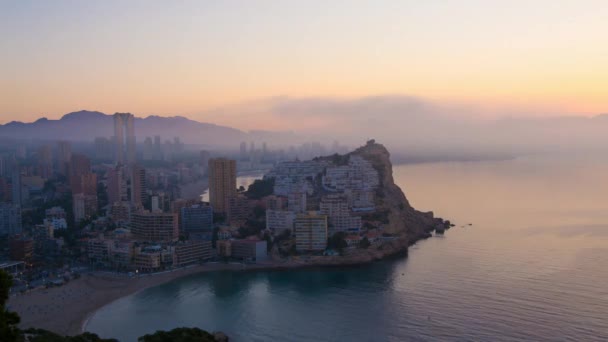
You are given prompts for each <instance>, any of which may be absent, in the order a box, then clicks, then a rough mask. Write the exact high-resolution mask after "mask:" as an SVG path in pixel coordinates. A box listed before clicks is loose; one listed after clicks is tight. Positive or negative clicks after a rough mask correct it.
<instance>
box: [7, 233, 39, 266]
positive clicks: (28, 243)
mask: <svg viewBox="0 0 608 342" xmlns="http://www.w3.org/2000/svg"><path fill="white" fill-rule="evenodd" d="M9 254H10V257H11V259H13V260H16V261H31V260H32V257H33V256H34V240H32V239H31V238H27V237H23V236H16V237H14V238H12V239H11V240H10V244H9Z"/></svg>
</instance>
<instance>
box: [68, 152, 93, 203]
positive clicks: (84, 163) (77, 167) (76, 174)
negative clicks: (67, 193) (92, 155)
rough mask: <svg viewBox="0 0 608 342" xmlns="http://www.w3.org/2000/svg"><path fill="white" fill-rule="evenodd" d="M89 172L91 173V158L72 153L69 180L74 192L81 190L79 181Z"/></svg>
mask: <svg viewBox="0 0 608 342" xmlns="http://www.w3.org/2000/svg"><path fill="white" fill-rule="evenodd" d="M88 173H91V160H90V159H89V158H87V156H85V155H83V154H77V153H74V154H72V158H70V168H69V181H70V187H71V188H72V192H73V193H79V192H81V189H80V188H78V184H77V183H78V182H79V181H80V180H79V178H80V176H82V175H85V174H88Z"/></svg>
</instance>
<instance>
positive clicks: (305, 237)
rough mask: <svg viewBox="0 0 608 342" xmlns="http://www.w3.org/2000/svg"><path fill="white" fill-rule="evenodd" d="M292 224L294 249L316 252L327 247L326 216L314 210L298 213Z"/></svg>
mask: <svg viewBox="0 0 608 342" xmlns="http://www.w3.org/2000/svg"><path fill="white" fill-rule="evenodd" d="M293 226H294V235H295V237H296V251H298V252H318V251H323V250H325V248H327V216H325V215H319V214H317V213H314V212H310V213H307V214H299V215H297V216H296V219H295V220H294V224H293Z"/></svg>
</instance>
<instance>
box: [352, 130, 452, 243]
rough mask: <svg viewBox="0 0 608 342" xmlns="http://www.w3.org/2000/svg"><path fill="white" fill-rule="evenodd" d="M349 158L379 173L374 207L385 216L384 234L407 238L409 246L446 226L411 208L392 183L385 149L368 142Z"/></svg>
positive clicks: (431, 214) (437, 219)
mask: <svg viewBox="0 0 608 342" xmlns="http://www.w3.org/2000/svg"><path fill="white" fill-rule="evenodd" d="M351 154H355V155H359V156H361V157H363V158H365V159H366V160H368V161H369V162H370V163H371V164H372V166H373V167H374V168H375V169H376V171H378V175H379V177H380V184H381V186H380V188H379V189H378V191H377V193H376V206H377V211H378V212H384V213H386V215H387V216H388V217H387V218H388V223H387V224H385V226H384V232H385V233H389V234H394V235H397V236H399V237H401V238H406V239H407V243H408V244H409V245H411V244H413V243H415V242H416V241H418V240H420V239H424V238H427V237H429V236H430V233H431V232H432V231H433V230H434V229H435V228H436V227H437V226H441V227H444V226H446V224H445V222H444V221H443V220H442V219H440V218H434V215H433V212H421V211H418V210H416V209H414V208H413V207H412V206H411V205H410V203H409V201H408V200H407V198H406V197H405V194H404V193H403V191H402V190H401V188H399V186H397V185H396V184H395V182H394V179H393V165H392V164H391V160H390V153H389V152H388V150H387V149H386V147H384V146H383V145H381V144H378V143H376V142H375V141H374V140H370V141H368V142H367V144H366V145H364V146H362V147H360V148H358V149H357V150H355V151H353V152H351Z"/></svg>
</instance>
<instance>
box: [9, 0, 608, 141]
mask: <svg viewBox="0 0 608 342" xmlns="http://www.w3.org/2000/svg"><path fill="white" fill-rule="evenodd" d="M237 4H238V7H235V6H233V5H234V3H233V4H230V3H199V2H190V1H187V2H180V3H179V4H166V3H161V2H148V1H146V2H129V3H127V4H125V3H119V2H114V1H107V2H95V3H80V2H70V1H60V2H55V3H53V4H52V5H51V4H47V3H43V2H32V1H22V2H18V3H12V4H7V5H5V6H3V7H4V10H3V11H1V12H2V13H3V14H0V16H1V19H2V20H1V21H0V22H1V24H0V25H1V27H2V30H1V32H3V34H2V36H3V37H2V38H3V39H2V42H3V43H2V45H1V46H2V49H3V50H4V51H5V52H4V56H5V63H3V65H2V66H0V71H2V73H3V74H5V75H8V77H6V78H3V81H1V82H0V90H2V91H1V93H2V94H4V95H5V96H6V98H5V99H3V101H1V102H0V103H2V105H1V107H0V122H9V121H11V120H21V121H26V122H27V121H32V120H35V119H37V118H38V117H40V116H46V117H48V118H58V117H60V116H61V115H62V114H64V113H67V112H71V111H74V110H79V109H91V110H100V111H104V112H109V113H113V112H131V113H137V114H138V115H139V116H147V115H148V114H158V115H162V116H170V115H183V116H187V117H189V118H192V119H195V120H201V121H207V122H213V123H217V124H224V125H230V126H233V127H236V128H240V129H256V128H260V127H264V128H270V129H274V130H281V129H290V128H293V127H294V126H295V127H299V125H297V124H294V123H292V122H291V123H290V121H289V120H276V118H277V114H276V113H275V112H273V111H272V107H270V108H269V107H268V106H267V105H266V103H267V102H268V101H271V102H272V101H274V100H276V99H277V98H278V99H287V100H288V101H296V102H298V101H303V100H304V101H307V100H317V99H326V100H334V101H352V100H356V99H361V98H367V97H370V96H371V97H373V96H385V95H395V94H396V95H399V96H407V97H413V98H417V99H420V100H422V101H425V102H430V103H434V104H436V105H440V106H441V107H442V109H443V111H444V112H446V115H447V116H451V115H456V114H454V113H453V112H456V110H454V108H455V107H456V108H459V109H460V110H459V111H458V112H464V113H465V114H463V115H469V116H473V117H500V116H528V115H529V116H560V115H580V116H592V115H595V114H600V113H603V112H606V111H608V103H607V102H606V89H608V84H607V83H606V80H607V79H608V77H607V76H608V74H607V73H608V67H607V66H606V63H605V57H606V55H607V54H608V47H606V44H602V43H601V42H602V32H605V31H606V30H608V27H607V25H608V24H606V22H605V20H604V19H603V18H605V17H606V14H607V13H608V6H607V5H606V4H605V3H604V2H601V1H585V2H571V1H559V2H553V1H537V2H534V3H529V2H523V1H522V2H519V1H517V2H510V3H508V4H506V3H500V2H495V1H492V2H482V1H465V2H459V3H453V4H445V3H438V2H429V3H424V4H421V3H417V2H401V1H384V2H382V4H377V3H374V4H373V6H372V3H371V2H366V1H360V2H334V3H333V4H332V5H331V6H327V4H323V5H322V4H321V3H319V2H307V3H306V4H297V5H296V4H287V3H281V2H273V1H256V2H253V1H252V2H242V3H237ZM245 55H246V56H248V59H247V60H242V59H241V56H245ZM32 98H36V101H29V100H28V99H32ZM235 107H236V108H235ZM243 107H244V108H245V109H246V113H254V114H255V115H256V118H257V120H255V121H254V120H247V119H243V118H242V117H239V116H238V115H236V114H233V113H232V111H233V110H234V111H235V112H240V113H242V111H241V110H242V108H243ZM329 124H331V123H327V122H318V123H316V125H329ZM309 127H311V128H314V127H315V123H314V122H313V123H309Z"/></svg>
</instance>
